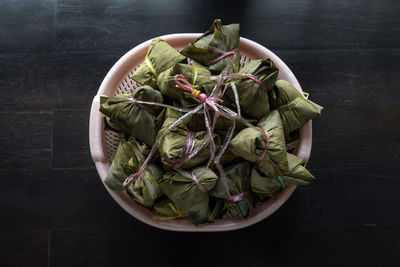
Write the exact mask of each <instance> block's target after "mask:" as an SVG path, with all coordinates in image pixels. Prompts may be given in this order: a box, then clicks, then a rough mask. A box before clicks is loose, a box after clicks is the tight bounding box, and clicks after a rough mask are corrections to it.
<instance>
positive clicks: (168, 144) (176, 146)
mask: <svg viewBox="0 0 400 267" xmlns="http://www.w3.org/2000/svg"><path fill="white" fill-rule="evenodd" d="M179 117H180V115H179V113H178V112H177V111H174V110H172V109H167V111H166V114H165V120H164V124H163V126H162V128H161V130H160V131H159V136H160V135H162V134H163V132H164V131H165V130H166V129H167V128H168V126H170V125H171V124H172V123H174V122H175V121H176V120H178V119H179ZM189 135H191V138H192V140H193V144H192V145H190V147H191V151H193V150H195V149H196V148H197V147H198V146H199V145H201V144H202V143H203V142H204V141H205V140H206V138H207V132H206V131H199V132H192V131H189V130H188V128H187V127H186V125H185V124H183V123H182V124H180V125H179V126H177V127H175V128H173V129H172V130H171V131H170V132H169V133H168V134H166V135H165V137H164V138H163V139H162V141H161V142H160V145H159V147H158V151H159V152H160V156H161V159H162V161H163V162H164V164H166V165H169V166H171V165H174V164H177V165H176V166H175V167H179V166H180V167H181V168H183V169H187V168H192V167H194V166H196V165H198V164H200V163H202V162H204V161H206V160H207V159H209V158H210V150H209V148H208V146H207V145H204V146H203V148H201V149H200V151H199V153H198V154H197V155H195V156H194V157H192V158H191V159H188V160H187V161H185V162H183V163H179V162H180V161H181V160H182V158H183V157H184V156H185V155H184V154H185V148H187V143H188V136H189ZM214 137H215V138H214V141H215V142H216V144H217V145H218V144H220V139H219V136H218V135H214ZM178 165H179V166H178Z"/></svg>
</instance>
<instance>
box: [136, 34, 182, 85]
mask: <svg viewBox="0 0 400 267" xmlns="http://www.w3.org/2000/svg"><path fill="white" fill-rule="evenodd" d="M185 59H186V57H184V56H183V55H181V54H180V53H179V52H178V51H177V50H176V49H175V48H173V47H172V46H170V45H169V44H168V43H167V42H165V41H164V40H162V39H161V38H156V39H154V40H152V42H151V44H150V46H149V48H148V50H147V54H146V56H145V59H144V62H143V63H142V64H140V66H139V68H138V69H137V70H136V71H135V72H134V73H133V74H132V76H131V78H132V79H133V80H135V81H136V82H137V83H139V84H141V85H150V86H151V87H153V88H156V87H157V77H158V75H159V74H160V73H161V72H163V71H166V70H167V69H169V68H170V67H172V66H174V65H175V64H176V63H179V62H182V61H184V60H185Z"/></svg>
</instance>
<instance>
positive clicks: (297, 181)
mask: <svg viewBox="0 0 400 267" xmlns="http://www.w3.org/2000/svg"><path fill="white" fill-rule="evenodd" d="M287 160H288V163H289V170H288V171H287V172H286V173H282V174H281V175H277V176H265V175H264V174H262V173H261V172H259V171H258V170H257V168H256V167H254V168H253V170H252V172H251V179H250V183H251V190H252V191H253V192H254V193H255V194H256V195H257V196H258V197H260V198H261V199H265V198H269V197H274V196H275V195H276V194H277V193H279V192H280V191H281V190H282V189H284V188H285V187H289V186H298V185H306V184H308V183H309V182H310V181H311V180H313V179H314V176H313V175H312V174H311V173H310V172H309V171H308V170H307V169H306V168H304V166H303V164H304V161H303V160H302V159H301V158H299V157H297V156H295V155H293V154H290V153H287Z"/></svg>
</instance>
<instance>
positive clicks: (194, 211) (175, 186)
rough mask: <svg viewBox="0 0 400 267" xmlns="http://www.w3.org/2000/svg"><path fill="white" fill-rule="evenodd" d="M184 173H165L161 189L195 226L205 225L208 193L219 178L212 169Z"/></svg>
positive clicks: (207, 211)
mask: <svg viewBox="0 0 400 267" xmlns="http://www.w3.org/2000/svg"><path fill="white" fill-rule="evenodd" d="M184 173H185V174H184ZM184 173H177V172H173V173H171V172H170V173H165V174H164V176H163V177H162V178H161V180H160V181H159V184H160V187H161V189H162V191H163V192H164V193H165V194H166V195H167V196H168V198H169V199H171V200H172V201H173V202H174V203H175V205H176V206H178V208H179V209H180V210H182V211H183V212H184V214H185V215H187V216H188V217H189V218H190V219H191V220H192V221H193V222H194V223H195V224H197V225H199V224H202V223H205V222H206V221H207V219H208V214H209V195H208V192H207V191H210V190H211V189H212V188H213V187H214V186H215V183H216V182H217V179H218V177H217V175H216V174H215V173H214V172H213V171H212V170H211V169H209V168H205V167H198V168H195V169H193V170H192V172H191V173H189V172H184Z"/></svg>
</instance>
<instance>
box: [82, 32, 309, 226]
mask: <svg viewBox="0 0 400 267" xmlns="http://www.w3.org/2000/svg"><path fill="white" fill-rule="evenodd" d="M198 36H200V34H198V33H191V34H190V33H189V34H170V35H165V36H161V38H162V39H164V40H165V41H166V42H168V43H169V44H170V45H171V46H173V47H174V48H176V49H182V48H183V47H185V46H186V45H187V44H188V43H189V42H191V41H193V40H195V39H196V38H197V37H198ZM150 43H151V40H149V41H146V42H144V43H142V44H140V45H138V46H136V47H135V48H133V49H132V50H130V51H129V52H128V53H126V54H125V55H124V56H123V57H121V58H120V59H119V60H118V61H117V63H115V64H114V66H113V67H112V68H111V69H110V71H109V72H108V73H107V75H106V77H105V78H104V80H103V82H102V83H101V85H100V88H99V91H98V92H97V95H96V96H95V97H94V99H93V103H92V108H91V111H90V125H89V141H90V151H91V155H92V158H93V161H94V163H95V165H96V168H97V171H98V173H99V176H100V179H101V180H102V182H104V178H105V177H106V174H107V171H108V169H109V167H110V161H109V158H110V155H109V154H110V149H109V148H110V147H111V146H112V145H113V144H114V150H115V144H116V143H117V140H114V141H113V142H110V141H109V139H110V138H109V137H107V138H106V134H105V131H104V119H103V116H102V114H101V113H100V112H99V106H100V102H99V100H100V95H106V96H113V95H115V94H116V92H117V89H118V88H122V87H121V85H122V84H125V85H126V84H127V83H128V81H127V80H126V77H127V75H129V74H130V73H132V72H133V71H134V70H133V69H134V67H137V66H138V65H139V64H141V63H142V62H143V59H144V56H145V54H146V51H147V48H148V46H149V45H150ZM239 50H240V52H241V53H242V54H244V55H245V59H246V58H247V59H261V58H267V57H269V58H271V59H272V60H273V61H274V63H275V64H276V65H277V66H278V67H279V77H278V78H279V79H284V80H287V81H289V82H290V83H292V84H293V85H294V86H295V87H296V89H297V90H299V91H300V92H302V89H301V86H300V84H299V82H298V81H297V79H296V77H295V76H294V74H293V73H292V71H291V70H290V69H289V68H288V67H287V66H286V64H285V63H284V62H283V61H282V60H281V59H280V58H279V57H278V56H276V55H275V54H274V53H273V52H271V51H270V50H268V49H267V48H265V47H263V46H261V45H260V44H257V43H255V42H253V41H251V40H249V39H246V38H240V43H239ZM130 83H132V82H131V81H130ZM111 143H113V144H111ZM311 144H312V126H311V121H309V122H308V123H307V124H305V125H304V126H303V127H301V128H300V140H299V143H298V145H297V147H296V148H295V154H296V155H297V156H299V157H300V158H302V159H304V160H305V162H307V161H308V159H309V157H310V153H311ZM105 188H106V189H107V191H108V192H109V193H110V195H111V196H112V197H113V198H114V200H115V201H116V202H117V203H118V204H119V205H120V206H121V207H122V208H123V209H124V210H125V211H126V212H128V213H129V214H131V215H132V216H133V217H135V218H136V219H138V220H140V221H142V222H144V223H146V224H149V225H152V226H154V227H157V228H160V229H164V230H171V231H182V232H219V231H230V230H236V229H241V228H244V227H247V226H250V225H253V224H255V223H257V222H260V221H261V220H263V219H265V218H267V217H268V216H270V215H271V214H272V213H274V212H275V211H276V210H277V209H279V208H280V207H281V206H282V205H283V203H285V202H286V200H287V199H288V198H289V197H290V195H291V194H292V193H293V191H294V190H295V187H288V188H285V189H284V190H283V191H282V192H281V193H279V194H278V195H277V196H276V197H275V198H273V199H269V200H267V201H265V202H263V203H262V204H261V205H260V206H259V207H257V208H255V209H254V210H253V213H252V214H251V216H250V217H249V218H247V219H243V218H239V217H234V218H229V219H218V220H216V221H215V222H214V223H212V224H208V225H204V226H200V227H198V226H195V225H193V224H192V223H191V222H190V221H189V220H185V219H173V220H155V219H153V217H152V212H151V211H150V210H148V209H146V208H144V207H142V206H141V205H139V204H137V203H136V202H135V201H134V200H132V199H131V198H130V197H129V196H128V194H127V193H126V192H115V191H112V190H110V189H109V188H108V187H107V186H106V185H105Z"/></svg>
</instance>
